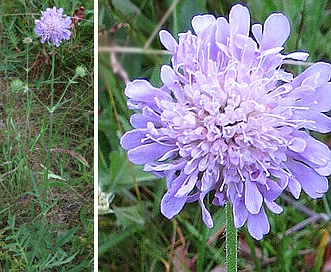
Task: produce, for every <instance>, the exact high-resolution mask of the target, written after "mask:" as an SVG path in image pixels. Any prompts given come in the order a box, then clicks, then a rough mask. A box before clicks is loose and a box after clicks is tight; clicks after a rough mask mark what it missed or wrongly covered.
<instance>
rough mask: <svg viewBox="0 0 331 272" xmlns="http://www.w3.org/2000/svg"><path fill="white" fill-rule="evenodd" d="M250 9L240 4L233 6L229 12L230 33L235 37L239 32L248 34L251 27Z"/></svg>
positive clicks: (244, 34)
mask: <svg viewBox="0 0 331 272" xmlns="http://www.w3.org/2000/svg"><path fill="white" fill-rule="evenodd" d="M250 21H251V18H250V14H249V10H248V9H247V8H246V7H245V6H242V5H240V4H237V5H235V6H233V7H232V8H231V10H230V14H229V23H230V35H231V37H232V38H233V37H234V36H235V35H237V34H241V35H243V36H248V33H249V28H250Z"/></svg>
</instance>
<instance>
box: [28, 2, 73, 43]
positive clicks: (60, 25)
mask: <svg viewBox="0 0 331 272" xmlns="http://www.w3.org/2000/svg"><path fill="white" fill-rule="evenodd" d="M41 13H42V17H41V19H40V20H36V21H35V22H36V28H35V30H34V31H35V32H36V34H37V35H39V36H41V43H44V42H45V41H47V42H48V43H50V42H53V43H54V44H55V45H56V46H57V47H59V46H60V43H61V41H62V40H69V39H70V35H71V32H70V27H71V26H70V24H71V18H70V17H66V16H65V15H63V14H62V13H63V8H59V9H57V8H56V7H53V8H52V9H51V8H47V9H46V11H42V12H41Z"/></svg>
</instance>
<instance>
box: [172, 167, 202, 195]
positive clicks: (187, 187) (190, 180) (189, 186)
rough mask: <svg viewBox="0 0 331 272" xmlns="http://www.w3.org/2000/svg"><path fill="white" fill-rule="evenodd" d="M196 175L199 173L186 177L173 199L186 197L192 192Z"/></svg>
mask: <svg viewBox="0 0 331 272" xmlns="http://www.w3.org/2000/svg"><path fill="white" fill-rule="evenodd" d="M198 173H199V171H195V172H194V173H192V174H190V175H189V176H188V177H187V179H186V180H185V182H184V183H183V184H182V186H181V187H180V188H179V189H178V190H177V193H176V194H175V197H183V196H187V195H188V194H189V193H190V192H191V191H192V190H193V188H194V186H195V185H196V182H197V179H198Z"/></svg>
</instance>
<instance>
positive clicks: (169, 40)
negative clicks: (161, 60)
mask: <svg viewBox="0 0 331 272" xmlns="http://www.w3.org/2000/svg"><path fill="white" fill-rule="evenodd" d="M159 37H160V41H161V43H162V44H163V45H164V47H165V48H166V49H167V50H168V51H170V52H174V51H175V50H176V48H177V47H178V44H177V41H176V40H175V39H174V37H173V36H172V35H171V34H170V33H169V32H168V31H166V30H161V31H160V32H159Z"/></svg>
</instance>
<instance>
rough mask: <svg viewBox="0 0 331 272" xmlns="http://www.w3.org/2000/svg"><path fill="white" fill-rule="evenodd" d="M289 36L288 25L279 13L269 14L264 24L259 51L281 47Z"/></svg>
mask: <svg viewBox="0 0 331 272" xmlns="http://www.w3.org/2000/svg"><path fill="white" fill-rule="evenodd" d="M289 35H290V23H289V21H288V19H287V18H286V17H285V16H284V15H283V14H280V13H274V14H271V15H270V16H269V17H268V18H267V19H266V20H265V23H264V27H263V37H262V41H261V46H260V49H261V50H263V51H264V50H267V49H270V48H273V47H278V46H282V45H283V44H284V42H285V41H286V40H287V38H288V36H289Z"/></svg>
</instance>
